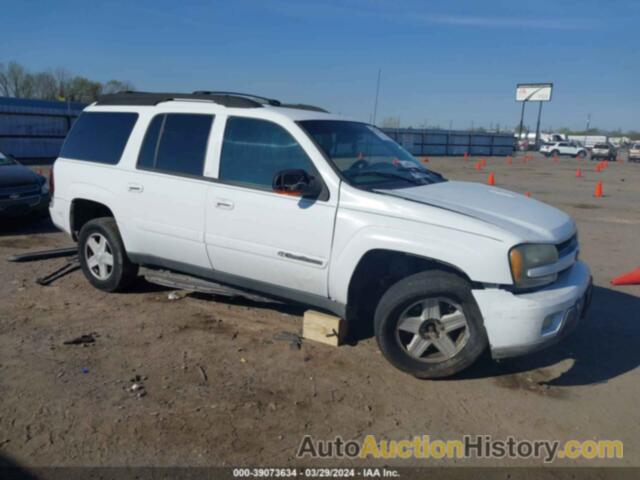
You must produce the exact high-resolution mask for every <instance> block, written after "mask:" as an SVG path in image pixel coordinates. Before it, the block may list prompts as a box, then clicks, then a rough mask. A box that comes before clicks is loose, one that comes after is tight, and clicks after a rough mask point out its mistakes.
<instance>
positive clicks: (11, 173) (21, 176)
mask: <svg viewBox="0 0 640 480" xmlns="http://www.w3.org/2000/svg"><path fill="white" fill-rule="evenodd" d="M39 183H40V177H39V176H38V175H37V174H36V173H35V172H33V171H32V170H30V169H29V168H27V167H25V166H24V165H20V164H16V165H0V188H6V187H19V186H24V185H32V184H39Z"/></svg>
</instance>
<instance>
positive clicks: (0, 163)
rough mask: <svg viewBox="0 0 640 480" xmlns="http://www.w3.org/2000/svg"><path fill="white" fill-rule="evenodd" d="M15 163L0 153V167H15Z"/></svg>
mask: <svg viewBox="0 0 640 480" xmlns="http://www.w3.org/2000/svg"><path fill="white" fill-rule="evenodd" d="M15 164H16V162H15V161H14V160H13V159H12V158H11V157H9V156H7V155H5V154H4V153H2V152H0V167H1V166H3V165H15Z"/></svg>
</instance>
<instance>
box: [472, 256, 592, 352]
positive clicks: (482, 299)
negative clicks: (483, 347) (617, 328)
mask: <svg viewBox="0 0 640 480" xmlns="http://www.w3.org/2000/svg"><path fill="white" fill-rule="evenodd" d="M591 285H592V281H591V273H590V272H589V268H588V267H587V265H586V264H584V263H583V262H577V263H576V264H575V265H574V266H573V267H572V268H571V269H570V270H569V271H567V272H565V273H563V274H562V275H561V277H560V278H559V279H558V280H557V281H556V282H555V283H553V284H552V285H550V286H548V287H546V288H544V289H542V290H538V291H536V292H532V293H524V294H514V293H512V292H509V291H507V290H502V289H497V288H496V289H484V290H473V295H474V297H475V299H476V302H477V303H478V306H479V308H480V311H481V312H482V316H483V319H484V325H485V329H486V331H487V336H488V337H489V344H490V346H491V355H492V356H493V357H494V358H506V357H514V356H518V355H523V354H525V353H530V352H533V351H535V350H539V349H541V348H545V347H547V346H549V345H552V344H553V343H556V342H557V341H559V340H560V339H561V338H563V337H564V336H566V335H567V334H568V333H570V332H571V331H572V330H573V329H574V328H575V327H576V325H577V324H578V323H579V320H580V319H581V318H583V317H584V316H585V314H586V311H587V308H588V306H589V303H590V301H591V292H592V286H591Z"/></svg>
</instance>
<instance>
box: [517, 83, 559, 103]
mask: <svg viewBox="0 0 640 480" xmlns="http://www.w3.org/2000/svg"><path fill="white" fill-rule="evenodd" d="M552 89H553V83H519V84H518V85H516V102H548V101H549V100H551V90H552Z"/></svg>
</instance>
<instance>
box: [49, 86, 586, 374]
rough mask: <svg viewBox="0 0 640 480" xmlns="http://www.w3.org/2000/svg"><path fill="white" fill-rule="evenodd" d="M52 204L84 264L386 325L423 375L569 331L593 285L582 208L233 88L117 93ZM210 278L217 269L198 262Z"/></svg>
mask: <svg viewBox="0 0 640 480" xmlns="http://www.w3.org/2000/svg"><path fill="white" fill-rule="evenodd" d="M54 170H55V172H54V173H55V175H54V178H55V182H51V184H52V187H53V185H54V184H55V189H53V195H52V202H51V208H50V211H51V216H52V218H53V221H54V222H55V224H56V225H57V226H58V227H59V228H61V229H62V230H64V231H65V232H67V233H69V234H70V235H71V236H72V238H73V239H74V240H77V242H78V250H79V256H80V260H81V263H82V269H83V271H84V274H85V276H86V277H87V279H88V280H89V282H91V284H93V285H94V286H95V287H97V288H99V289H101V290H105V291H109V292H112V291H119V290H124V289H126V288H127V287H128V286H129V285H130V284H131V282H132V281H133V280H134V279H135V277H136V275H137V272H138V267H139V266H145V267H147V268H151V269H156V270H165V271H169V272H179V273H180V274H186V275H189V276H190V277H189V278H198V279H206V280H208V281H212V282H216V283H217V284H222V285H224V286H227V287H229V286H231V287H233V288H235V289H239V290H242V291H247V292H252V293H254V294H255V293H258V294H260V295H264V296H267V297H270V298H276V299H279V300H287V301H293V302H297V303H301V304H304V305H309V306H312V307H314V308H318V309H321V310H325V311H330V312H333V313H335V314H336V315H339V316H341V317H343V318H345V319H346V320H347V322H348V323H349V324H350V325H352V327H354V326H357V327H361V326H362V325H365V326H366V325H369V326H372V327H373V331H374V332H375V335H376V338H377V341H378V345H379V346H380V349H381V350H382V352H383V354H384V355H385V357H386V358H387V359H388V360H389V362H391V363H392V364H393V365H394V366H396V367H397V368H399V369H401V370H403V371H405V372H409V373H411V374H413V375H415V376H417V377H421V378H434V377H443V376H448V375H452V374H454V373H456V372H459V371H460V370H462V369H464V368H466V367H468V366H469V365H471V364H472V363H473V362H474V361H475V360H476V359H477V358H478V356H479V355H480V354H481V353H482V352H483V351H484V350H485V349H486V348H487V347H489V348H490V350H491V353H492V355H493V357H494V358H502V357H508V356H514V355H519V354H522V353H525V352H529V351H532V350H535V349H538V348H540V347H542V346H545V345H548V344H549V343H551V342H553V341H554V340H556V339H558V338H560V337H561V336H562V335H563V334H564V333H566V332H567V331H568V330H570V329H571V327H573V326H574V325H575V324H576V323H577V322H578V320H579V319H580V317H582V316H584V313H585V310H586V308H587V305H588V303H589V299H590V293H591V275H590V273H589V269H588V267H587V266H586V265H585V264H584V263H583V262H581V261H579V260H578V240H577V233H576V226H575V223H574V222H573V220H572V219H571V218H570V217H569V216H568V215H566V214H565V213H563V212H561V211H559V210H556V209H555V208H552V207H550V206H548V205H545V204H543V203H540V202H538V201H536V200H534V199H530V198H527V197H525V196H522V195H519V194H516V193H512V192H509V191H506V190H503V189H500V188H495V187H489V186H485V185H481V184H477V183H468V182H454V181H446V180H445V179H444V178H443V177H442V176H441V175H439V174H437V173H434V172H432V171H430V170H427V169H426V168H424V167H423V165H421V164H420V162H418V161H417V160H416V159H415V158H414V157H412V156H411V155H410V154H409V153H408V152H406V151H405V150H403V149H402V147H400V146H399V145H397V144H396V143H394V142H393V141H392V140H391V139H390V138H389V137H387V136H386V135H385V134H384V133H383V132H381V131H380V130H378V129H377V128H376V127H374V126H372V125H367V124H365V123H361V122H356V121H348V120H345V119H343V118H341V117H339V116H336V115H331V114H329V113H327V112H326V111H324V110H322V109H319V108H317V107H312V106H308V105H287V104H282V103H280V102H278V101H276V100H271V99H265V98H262V97H256V96H252V95H244V94H233V93H227V92H195V93H193V94H159V93H139V92H124V93H118V94H113V95H106V96H104V97H102V98H101V99H100V100H98V102H96V103H94V104H92V105H91V106H89V107H88V108H86V110H85V111H84V113H82V115H81V116H80V117H79V119H78V120H77V121H76V122H75V125H74V126H73V128H72V130H71V132H70V133H69V135H68V137H67V139H66V141H65V144H64V147H63V148H62V152H61V154H60V158H58V160H57V161H56V162H55V168H54ZM200 281H201V280H200Z"/></svg>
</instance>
